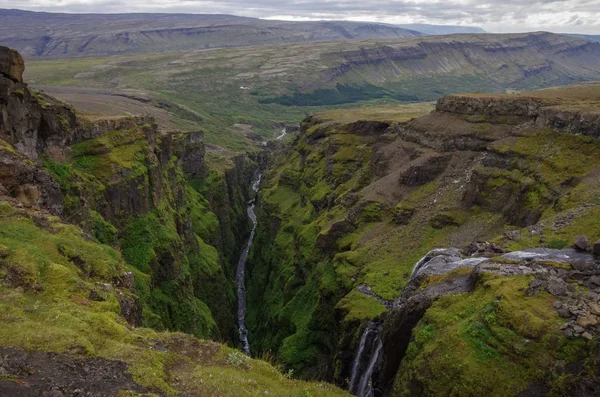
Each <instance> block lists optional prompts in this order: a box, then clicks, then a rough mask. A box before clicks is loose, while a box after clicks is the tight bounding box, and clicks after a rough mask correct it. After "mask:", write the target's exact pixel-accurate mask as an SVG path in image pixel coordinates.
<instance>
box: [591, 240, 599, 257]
mask: <svg viewBox="0 0 600 397" xmlns="http://www.w3.org/2000/svg"><path fill="white" fill-rule="evenodd" d="M592 253H593V254H594V256H596V257H600V240H598V241H596V242H595V243H594V245H593V247H592Z"/></svg>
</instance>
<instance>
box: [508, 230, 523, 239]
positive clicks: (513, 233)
mask: <svg viewBox="0 0 600 397" xmlns="http://www.w3.org/2000/svg"><path fill="white" fill-rule="evenodd" d="M504 238H506V239H507V240H512V241H521V238H522V237H521V231H520V230H509V231H506V232H504Z"/></svg>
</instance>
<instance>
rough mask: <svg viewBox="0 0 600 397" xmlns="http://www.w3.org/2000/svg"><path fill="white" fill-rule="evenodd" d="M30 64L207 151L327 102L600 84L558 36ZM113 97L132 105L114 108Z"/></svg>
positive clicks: (594, 54) (30, 74) (581, 48)
mask: <svg viewBox="0 0 600 397" xmlns="http://www.w3.org/2000/svg"><path fill="white" fill-rule="evenodd" d="M27 65H28V66H27V70H26V79H27V80H28V81H29V82H31V83H33V84H36V85H44V86H48V85H54V86H71V87H84V88H85V89H87V90H89V91H88V92H87V94H86V95H82V94H81V93H80V92H79V93H78V92H76V91H74V92H68V91H65V90H64V89H62V91H59V90H57V91H56V92H53V91H52V90H51V89H48V91H49V92H51V93H55V94H56V95H57V96H59V97H60V96H61V95H66V96H65V98H66V99H69V100H71V101H74V102H73V104H74V105H75V107H79V103H81V107H82V108H84V109H85V110H88V111H94V110H95V111H97V112H98V113H111V112H119V111H121V112H126V111H128V110H127V109H128V106H129V105H128V104H122V105H117V104H119V103H121V102H122V101H123V99H122V97H123V96H126V97H129V100H130V101H129V103H133V102H131V101H137V102H138V103H142V104H144V106H153V107H155V108H159V110H157V112H162V113H164V112H165V111H166V112H167V113H168V114H169V121H168V123H169V125H175V126H177V127H178V128H180V129H182V130H193V129H198V128H202V129H204V130H205V131H206V141H207V142H208V143H209V144H215V145H220V146H223V147H225V148H227V149H233V150H241V149H243V148H247V147H249V146H250V142H251V141H252V140H253V138H254V139H255V142H260V141H261V140H262V139H263V138H261V137H257V136H254V135H253V134H251V133H249V132H250V131H253V132H255V133H257V134H259V135H260V136H263V137H273V136H275V135H276V134H277V133H278V132H279V130H280V129H281V124H282V123H292V124H297V123H299V122H300V120H301V119H302V118H304V117H305V116H306V114H308V113H309V112H312V111H315V110H317V109H318V107H322V106H338V107H340V106H341V107H348V106H351V104H353V103H354V104H355V105H354V106H356V103H361V104H364V105H370V104H380V103H398V101H413V102H414V101H431V100H436V99H437V98H439V97H440V96H441V95H444V94H451V93H458V92H465V91H477V90H479V91H483V92H498V93H503V92H505V90H506V89H515V90H523V89H532V88H540V87H547V86H552V85H557V84H564V83H569V82H574V81H580V80H595V79H600V45H598V44H592V43H590V42H587V41H584V40H580V39H574V38H567V37H565V36H559V35H553V34H550V33H536V34H519V35H454V36H430V37H424V38H414V39H394V40H366V41H344V42H343V43H341V42H319V43H301V44H288V45H283V46H258V47H246V48H234V49H212V50H200V51H189V52H172V53H167V54H145V55H135V56H111V57H86V58H74V59H68V60H67V59H65V60H62V59H53V60H45V59H44V60H41V59H32V60H31V61H29V62H28V64H27ZM583 65H585V67H584V66H583ZM90 89H97V90H100V93H101V94H98V95H95V94H94V92H93V91H92V90H90ZM106 91H108V94H109V95H105V94H106ZM65 92H66V94H65ZM96 92H97V91H96ZM102 93H104V94H102ZM115 95H118V96H119V99H118V101H114V102H115V105H116V106H118V107H120V106H122V107H123V108H124V109H120V110H119V109H115V108H114V105H113V107H112V108H110V106H109V105H112V104H111V101H112V98H113V97H114V96H115ZM137 107H138V106H136V107H135V108H136V109H137ZM107 108H110V109H108V110H107ZM131 112H133V110H132V111H131ZM105 115H106V114H105ZM110 115H114V114H110ZM161 118H162V117H161ZM247 125H249V126H252V130H248V129H247V128H246V127H245V126H247Z"/></svg>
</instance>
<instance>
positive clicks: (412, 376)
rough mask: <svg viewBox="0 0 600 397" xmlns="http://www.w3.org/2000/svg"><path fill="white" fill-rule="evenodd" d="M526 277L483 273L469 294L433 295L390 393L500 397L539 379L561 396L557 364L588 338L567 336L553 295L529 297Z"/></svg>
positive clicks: (580, 350)
mask: <svg viewBox="0 0 600 397" xmlns="http://www.w3.org/2000/svg"><path fill="white" fill-rule="evenodd" d="M530 281H531V277H530V276H529V277H527V276H519V277H502V276H495V275H486V276H485V277H484V279H482V280H481V282H480V285H479V286H478V287H477V288H476V290H475V291H474V292H473V293H471V294H461V295H455V296H443V297H441V298H440V299H439V300H437V301H436V302H435V303H434V304H433V306H432V307H431V308H430V309H429V310H428V311H427V313H426V314H425V316H424V317H423V319H422V320H421V322H420V323H419V325H418V326H417V328H416V329H415V330H413V340H412V342H411V344H410V345H409V347H408V351H407V353H406V356H405V358H404V361H403V364H402V368H401V370H400V373H399V375H398V378H397V379H396V383H395V387H394V392H393V393H394V394H395V395H460V396H476V395H481V393H486V394H487V395H491V396H505V395H517V394H519V393H520V392H522V391H524V390H525V389H527V387H529V385H530V384H531V383H532V382H535V381H544V382H548V383H549V384H550V385H552V387H553V390H551V391H550V395H564V393H565V392H566V390H565V389H563V388H562V387H563V385H564V384H565V381H566V379H564V378H563V375H561V369H560V368H557V367H556V366H555V365H557V364H556V363H561V365H562V366H563V368H564V366H567V365H569V364H570V363H574V362H576V361H578V360H582V359H584V357H586V356H587V354H588V351H589V349H591V348H593V343H591V342H585V341H583V340H573V339H567V338H565V337H564V336H563V335H562V333H561V332H560V330H559V327H560V325H561V324H562V321H563V320H561V319H560V318H559V316H558V314H557V313H556V311H555V310H554V309H553V308H552V302H553V301H554V300H555V298H554V297H552V296H551V295H550V294H548V293H547V292H543V293H540V294H536V295H533V296H527V295H526V294H525V290H526V289H527V286H528V285H529V282H530ZM566 383H568V382H566ZM408 384H410V385H411V390H409V389H408V388H407V387H408V386H407V385H408Z"/></svg>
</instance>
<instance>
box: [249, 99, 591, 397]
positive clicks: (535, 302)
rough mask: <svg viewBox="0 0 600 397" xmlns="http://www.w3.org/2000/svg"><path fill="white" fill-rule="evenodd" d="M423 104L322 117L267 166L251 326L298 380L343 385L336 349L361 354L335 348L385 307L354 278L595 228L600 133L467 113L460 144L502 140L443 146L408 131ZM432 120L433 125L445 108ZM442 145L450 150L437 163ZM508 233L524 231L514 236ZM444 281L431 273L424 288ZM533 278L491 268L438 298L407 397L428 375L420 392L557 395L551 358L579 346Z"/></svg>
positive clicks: (559, 380)
mask: <svg viewBox="0 0 600 397" xmlns="http://www.w3.org/2000/svg"><path fill="white" fill-rule="evenodd" d="M415 109H417V108H416V107H412V108H410V107H409V108H407V107H397V108H395V109H394V107H392V106H389V107H383V108H381V109H380V110H379V109H377V108H375V109H365V108H361V109H358V110H356V111H347V112H344V111H328V112H323V113H320V114H317V115H314V116H313V117H312V118H309V119H307V120H306V121H305V122H304V124H303V125H302V132H301V133H300V135H299V136H298V137H296V138H295V139H294V140H293V141H292V142H291V144H290V146H289V147H286V148H284V149H282V151H281V152H280V153H278V155H277V156H276V157H275V158H274V159H273V163H272V164H271V167H270V168H269V171H268V172H267V173H266V174H265V178H264V180H263V181H264V182H263V185H262V188H261V194H260V202H259V209H258V214H259V229H258V233H257V237H256V244H255V245H254V248H253V250H252V252H251V255H250V262H249V271H248V288H249V297H250V298H249V313H248V325H249V328H250V333H251V340H252V341H253V342H252V343H253V346H254V348H255V349H258V351H261V352H264V351H269V352H271V354H273V353H274V354H275V356H276V358H277V359H279V360H282V361H283V362H284V363H285V365H287V366H289V367H290V368H293V369H294V370H295V371H296V373H297V374H299V375H300V376H304V377H314V376H319V377H323V378H327V379H331V378H334V377H335V379H336V381H338V382H340V383H343V382H344V379H340V378H338V376H341V375H343V374H344V373H345V372H344V371H345V370H344V369H343V368H344V365H346V366H347V365H348V364H347V363H343V362H339V361H336V360H339V359H336V358H335V357H348V354H349V355H351V354H352V353H353V352H350V353H348V352H347V351H346V352H341V351H340V350H339V349H353V348H355V347H356V344H357V343H358V338H359V337H360V333H358V332H356V331H357V327H358V328H361V327H362V326H364V324H365V322H366V320H369V319H374V318H377V317H379V316H380V315H381V314H382V313H383V312H385V307H384V306H382V305H381V304H380V303H379V302H378V301H377V300H376V299H374V298H372V297H369V296H366V295H364V294H362V293H360V292H359V291H358V290H357V289H356V287H358V286H359V285H360V284H363V283H364V284H367V285H368V286H369V287H371V289H372V291H373V292H374V293H375V294H376V295H378V296H379V297H380V298H383V299H386V300H393V299H395V298H397V297H398V296H399V295H400V294H401V292H402V289H403V287H404V286H405V285H406V283H407V282H408V281H409V279H410V275H411V272H412V268H413V266H414V265H415V263H417V261H418V260H419V259H421V258H422V257H423V255H425V254H426V253H427V252H428V251H429V250H430V249H432V248H435V247H449V246H456V247H459V248H463V247H466V246H467V245H468V244H470V243H472V242H474V241H493V242H495V243H497V244H499V245H500V246H502V247H504V249H506V250H515V249H520V248H531V247H550V248H563V247H565V246H568V245H570V244H572V242H573V241H574V239H575V237H576V236H578V235H586V236H588V237H589V238H590V241H596V240H597V239H598V238H600V229H598V222H597V221H596V219H597V217H598V215H600V213H598V209H599V208H600V202H599V201H598V200H599V199H598V197H600V190H599V188H598V186H600V184H599V183H598V181H599V179H598V178H599V175H600V162H599V161H600V160H599V159H600V156H599V155H598V154H599V153H598V151H599V150H600V143H599V141H598V140H595V139H592V138H589V137H585V136H580V135H575V134H569V133H564V132H563V133H561V132H556V131H551V130H545V129H536V128H530V129H527V130H519V131H517V130H515V129H514V128H513V125H512V124H511V122H512V121H510V120H507V124H502V123H503V121H494V123H496V125H494V126H492V125H491V124H489V123H483V124H482V123H481V121H480V120H475V119H474V120H473V121H468V122H467V123H465V122H464V118H460V117H457V118H456V123H457V125H461V132H460V134H461V137H465V138H464V139H465V140H468V139H469V138H474V139H475V140H476V139H479V138H482V137H485V139H486V140H488V139H493V140H492V141H490V143H489V145H488V147H487V150H486V153H485V154H483V153H478V152H481V149H477V150H471V149H450V150H448V152H446V153H439V152H438V153H433V152H432V149H431V146H430V145H428V144H427V143H425V144H422V145H421V144H416V143H415V142H419V140H418V139H417V138H412V137H411V134H418V133H419V131H418V130H417V128H418V126H419V125H420V124H419V123H416V124H414V126H413V124H412V122H410V121H409V120H410V119H411V118H412V117H414V116H415V114H414V113H413V112H414V111H415ZM421 110H422V111H424V108H422V109H421ZM394 112H396V113H394ZM427 117H429V119H428V122H430V123H432V124H431V125H435V117H436V115H435V114H434V115H432V116H427ZM444 117H446V118H445V119H444V123H452V118H451V117H450V116H444ZM359 120H370V121H371V122H377V121H379V122H384V123H386V124H388V125H389V128H387V129H385V127H381V125H379V126H376V124H373V123H372V124H369V123H368V122H367V123H361V122H359V123H357V121H359ZM432 120H434V121H432ZM407 121H408V124H404V123H405V122H407ZM482 125H483V126H484V127H486V128H482ZM368 126H372V127H373V128H383V130H380V131H375V130H373V129H369V127H368ZM492 127H493V129H494V134H493V136H492V135H490V134H489V131H488V130H489V129H491V128H492ZM436 128H438V130H435V129H431V130H430V131H427V134H429V135H428V139H437V140H439V142H447V139H448V137H447V135H446V133H445V130H444V128H442V127H436ZM448 128H450V129H452V128H453V126H452V125H448ZM403 137H407V138H406V139H403ZM461 139H463V138H461ZM432 146H434V147H435V145H432ZM450 146H451V145H450ZM440 155H443V156H448V157H447V158H449V159H450V160H448V164H447V166H445V168H443V170H442V172H441V173H436V172H437V171H436V168H435V167H434V166H435V164H436V163H435V162H434V160H435V159H437V158H440ZM419 167H421V168H419ZM421 169H423V170H424V171H422V172H423V176H422V175H420V174H418V173H419V172H421V171H420V170H421ZM408 170H414V171H413V172H414V174H416V175H417V177H413V176H412V174H409V173H408ZM430 175H433V176H430ZM411 178H414V179H411ZM403 181H409V182H403ZM413 181H414V182H413ZM508 230H519V231H520V236H519V237H518V238H515V239H509V238H506V237H505V236H504V232H505V231H508ZM463 270H464V269H459V270H457V272H458V273H457V274H458V275H463V273H460V272H461V271H463ZM464 271H465V272H466V271H467V270H464ZM451 276H452V277H453V276H454V273H453V274H450V275H448V277H451ZM446 279H447V278H445V277H443V276H441V277H432V278H430V279H428V280H425V282H424V283H425V284H424V285H423V287H425V286H426V285H429V284H436V283H441V282H444V280H446ZM528 281H529V280H528V279H527V278H525V277H521V278H518V277H517V278H509V277H504V278H494V277H491V278H490V279H486V280H484V281H483V282H481V284H480V285H479V286H478V288H477V290H476V291H475V292H474V293H473V294H471V295H469V294H467V295H460V296H457V297H446V298H441V299H440V300H439V301H437V302H436V303H435V304H434V306H433V307H432V309H430V310H429V311H428V312H427V313H428V314H427V315H426V318H425V319H424V320H423V321H422V322H421V323H420V325H419V327H418V328H417V331H416V333H415V341H414V342H413V343H412V345H411V347H410V349H409V356H408V357H409V358H408V361H407V363H408V364H407V367H406V371H405V372H402V373H401V376H400V377H399V378H398V382H397V385H396V389H395V390H396V393H398V394H397V395H403V394H402V393H405V392H406V390H407V389H406V388H407V387H408V388H411V387H417V386H418V385H420V382H423V384H426V383H427V382H426V381H427V379H431V378H432V377H433V378H436V377H437V378H436V380H435V381H432V382H430V383H431V388H428V389H427V388H424V387H426V386H422V387H423V388H421V389H416V390H417V392H415V393H416V394H415V395H477V393H478V392H481V391H486V392H488V393H490V394H492V395H502V393H503V392H506V391H507V390H509V394H518V393H519V392H520V391H522V390H524V389H525V388H527V387H528V386H529V385H531V384H532V382H535V381H538V380H539V381H541V382H549V384H551V385H552V388H553V390H554V391H556V393H558V394H557V395H560V393H561V390H562V389H561V387H567V386H566V384H567V383H568V379H566V378H565V377H568V376H567V375H564V374H563V373H562V372H560V371H558V372H556V371H555V369H554V366H555V365H557V363H562V362H573V361H576V360H579V359H581V357H584V356H585V347H584V346H583V345H584V342H581V341H568V340H566V339H564V338H562V337H561V335H562V333H561V331H560V329H559V327H560V325H561V320H560V319H559V318H558V317H557V315H556V311H555V309H554V308H553V307H552V302H553V299H552V297H551V296H550V295H547V294H541V295H536V296H535V297H526V296H525V295H524V289H526V288H525V287H524V286H525V285H526V284H527V283H528ZM499 296H502V298H501V299H500V300H498V301H496V300H497V297H499ZM327 316H333V317H335V321H332V320H331V318H329V317H327ZM325 329H327V330H329V331H330V332H329V333H324V330H325ZM420 333H422V334H423V335H422V336H423V338H421V336H419V335H420ZM420 340H422V342H419V341H420ZM341 341H344V342H343V346H342V345H340V343H342V342H341ZM352 341H353V342H352ZM426 342H427V343H426ZM588 347H591V346H588ZM342 353H344V354H345V355H344V354H342ZM315 363H317V364H316V365H315ZM428 365H431V366H434V367H435V368H434V367H432V368H431V369H428V367H427V366H428ZM553 371H555V372H556V373H555V372H553ZM440 374H444V375H440ZM548 374H551V375H548ZM487 377H489V380H486V379H488V378H487ZM457 379H458V380H460V382H458V383H457V382H456V380H457ZM463 380H464V382H463ZM563 383H564V385H563ZM415 385H417V386H415ZM418 387H421V386H418ZM411 390H413V389H411ZM419 391H420V392H421V393H423V394H419ZM554 391H553V392H554ZM413 392H414V390H413Z"/></svg>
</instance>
